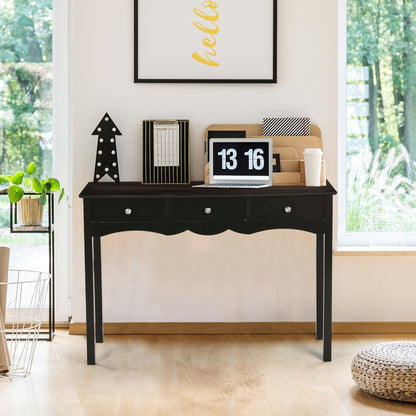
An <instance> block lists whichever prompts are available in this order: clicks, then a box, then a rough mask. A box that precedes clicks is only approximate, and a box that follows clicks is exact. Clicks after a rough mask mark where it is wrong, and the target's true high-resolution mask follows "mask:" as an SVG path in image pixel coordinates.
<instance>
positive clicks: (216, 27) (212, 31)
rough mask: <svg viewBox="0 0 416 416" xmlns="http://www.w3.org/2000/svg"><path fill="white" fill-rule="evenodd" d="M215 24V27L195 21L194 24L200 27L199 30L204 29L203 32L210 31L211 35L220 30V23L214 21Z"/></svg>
mask: <svg viewBox="0 0 416 416" xmlns="http://www.w3.org/2000/svg"><path fill="white" fill-rule="evenodd" d="M213 25H214V26H215V28H214V29H209V28H207V27H206V26H204V25H203V24H202V23H199V22H194V26H195V27H196V28H198V29H199V30H202V31H203V32H205V33H208V34H210V35H216V34H217V33H218V32H219V31H220V29H219V27H218V25H216V24H215V23H213Z"/></svg>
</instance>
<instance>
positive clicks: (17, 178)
mask: <svg viewBox="0 0 416 416" xmlns="http://www.w3.org/2000/svg"><path fill="white" fill-rule="evenodd" d="M24 176H25V174H24V172H16V173H15V174H14V176H12V179H11V181H10V182H11V183H12V184H13V185H20V184H21V183H22V182H23V177H24Z"/></svg>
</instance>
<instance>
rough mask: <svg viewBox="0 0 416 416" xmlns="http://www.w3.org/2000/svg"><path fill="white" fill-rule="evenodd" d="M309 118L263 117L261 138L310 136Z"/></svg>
mask: <svg viewBox="0 0 416 416" xmlns="http://www.w3.org/2000/svg"><path fill="white" fill-rule="evenodd" d="M310 135H311V120H310V118H309V117H265V118H263V136H310Z"/></svg>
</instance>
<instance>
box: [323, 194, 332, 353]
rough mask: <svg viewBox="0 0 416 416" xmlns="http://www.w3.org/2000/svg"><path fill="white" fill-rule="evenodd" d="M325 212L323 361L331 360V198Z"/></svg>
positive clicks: (327, 201)
mask: <svg viewBox="0 0 416 416" xmlns="http://www.w3.org/2000/svg"><path fill="white" fill-rule="evenodd" d="M325 212H326V213H327V225H326V232H325V243H324V246H325V259H324V268H325V270H324V334H323V335H324V354H323V356H324V357H323V358H324V361H331V359H332V198H329V197H327V198H326V204H325Z"/></svg>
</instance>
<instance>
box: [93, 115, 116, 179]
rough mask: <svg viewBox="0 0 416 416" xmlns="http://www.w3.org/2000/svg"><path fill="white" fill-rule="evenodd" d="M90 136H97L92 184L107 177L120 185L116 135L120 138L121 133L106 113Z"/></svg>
mask: <svg viewBox="0 0 416 416" xmlns="http://www.w3.org/2000/svg"><path fill="white" fill-rule="evenodd" d="M92 135H93V136H94V135H98V143H97V156H96V160H95V171H94V182H98V181H99V180H100V179H102V178H103V177H104V176H105V175H108V176H109V177H110V178H111V179H112V180H113V181H115V182H117V183H120V177H119V174H118V162H117V149H116V135H118V136H121V133H120V130H119V129H118V128H117V126H116V125H115V124H114V122H113V120H111V117H110V116H109V115H108V113H105V115H104V117H103V118H102V119H101V121H100V123H99V124H98V126H97V127H96V128H95V130H94V131H93V132H92Z"/></svg>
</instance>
